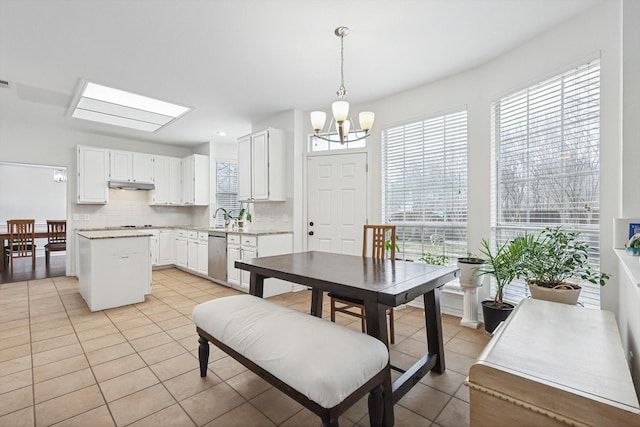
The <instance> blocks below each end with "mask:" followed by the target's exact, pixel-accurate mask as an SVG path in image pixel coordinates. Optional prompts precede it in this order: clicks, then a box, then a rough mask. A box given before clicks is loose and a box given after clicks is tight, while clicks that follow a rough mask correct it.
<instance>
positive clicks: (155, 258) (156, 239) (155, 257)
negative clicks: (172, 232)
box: [149, 230, 160, 266]
mask: <svg viewBox="0 0 640 427" xmlns="http://www.w3.org/2000/svg"><path fill="white" fill-rule="evenodd" d="M149 233H151V240H150V243H151V265H152V266H156V265H158V263H159V259H160V231H159V230H149Z"/></svg>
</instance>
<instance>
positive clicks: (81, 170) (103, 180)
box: [77, 145, 109, 204]
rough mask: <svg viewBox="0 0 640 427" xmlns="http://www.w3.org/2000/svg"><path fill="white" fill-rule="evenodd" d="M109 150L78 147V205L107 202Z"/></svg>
mask: <svg viewBox="0 0 640 427" xmlns="http://www.w3.org/2000/svg"><path fill="white" fill-rule="evenodd" d="M108 180H109V150H105V149H103V148H94V147H84V146H80V145H79V146H78V198H77V202H78V203H88V204H89V203H90V204H105V203H107V202H108V201H109V186H108Z"/></svg>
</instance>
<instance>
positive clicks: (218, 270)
mask: <svg viewBox="0 0 640 427" xmlns="http://www.w3.org/2000/svg"><path fill="white" fill-rule="evenodd" d="M208 276H209V277H210V278H212V279H213V280H216V281H218V282H221V283H223V284H225V285H227V234H226V233H217V232H214V231H210V232H209V268H208Z"/></svg>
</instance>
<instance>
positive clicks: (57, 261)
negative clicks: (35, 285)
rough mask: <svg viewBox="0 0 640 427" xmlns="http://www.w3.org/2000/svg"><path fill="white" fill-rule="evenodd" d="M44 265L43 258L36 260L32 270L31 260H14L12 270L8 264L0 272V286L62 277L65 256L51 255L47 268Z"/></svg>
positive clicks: (64, 269) (64, 267) (65, 262)
mask: <svg viewBox="0 0 640 427" xmlns="http://www.w3.org/2000/svg"><path fill="white" fill-rule="evenodd" d="M0 262H1V261H0ZM45 264H46V263H45V259H44V257H40V258H36V268H35V269H32V268H31V258H16V259H15V260H14V261H13V267H14V268H13V270H12V269H11V263H9V267H8V268H7V269H6V270H5V271H0V284H2V283H13V282H24V281H27V280H36V279H46V278H49V277H60V276H64V275H65V272H66V264H67V256H66V255H51V262H50V263H49V267H48V268H47V266H46V265H45ZM0 267H1V266H0Z"/></svg>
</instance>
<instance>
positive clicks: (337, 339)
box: [193, 295, 391, 426]
mask: <svg viewBox="0 0 640 427" xmlns="http://www.w3.org/2000/svg"><path fill="white" fill-rule="evenodd" d="M193 321H194V323H195V324H196V330H197V332H198V335H199V336H200V338H199V342H200V347H199V352H198V355H199V359H200V376H201V377H205V376H206V375H207V365H208V362H209V342H211V343H213V344H214V345H216V346H217V347H219V348H220V349H222V350H223V351H224V352H226V353H227V354H228V355H230V356H231V357H233V358H234V359H236V360H237V361H239V362H240V363H242V364H243V365H244V366H246V367H247V368H248V369H250V370H251V371H253V372H255V373H256V374H257V375H259V376H260V377H262V378H263V379H265V380H266V381H267V382H269V383H270V384H271V385H273V386H274V387H276V388H277V389H279V390H280V391H282V392H283V393H285V394H286V395H288V396H290V397H291V398H293V399H294V400H296V401H297V402H299V403H300V404H302V405H304V406H305V407H306V408H308V409H309V410H311V411H312V412H314V413H315V414H316V415H318V416H319V417H320V418H321V420H322V425H323V426H338V417H339V416H340V415H341V414H342V413H344V412H345V411H346V410H347V409H348V408H349V407H351V406H352V405H353V404H354V403H356V402H357V401H358V400H360V399H361V398H362V397H363V396H365V395H366V394H367V393H369V399H368V404H369V420H370V424H371V426H380V425H382V420H383V397H382V396H383V391H384V392H385V393H386V392H389V393H390V392H391V378H390V369H389V352H388V350H387V348H386V346H385V345H384V344H383V343H382V342H381V341H379V340H377V339H375V338H373V337H370V336H368V335H365V334H363V333H360V332H359V331H354V330H351V329H348V328H345V327H343V326H340V325H336V324H334V323H331V322H328V321H326V320H322V319H320V318H317V317H315V316H311V315H308V314H305V313H302V312H300V311H297V310H294V309H291V308H289V307H284V306H281V305H278V304H275V303H272V302H269V301H266V300H264V299H262V298H258V297H256V296H252V295H235V296H230V297H225V298H219V299H215V300H212V301H207V302H205V303H202V304H199V305H197V306H196V307H195V308H194V310H193Z"/></svg>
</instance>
